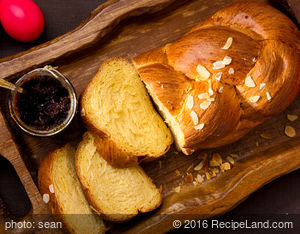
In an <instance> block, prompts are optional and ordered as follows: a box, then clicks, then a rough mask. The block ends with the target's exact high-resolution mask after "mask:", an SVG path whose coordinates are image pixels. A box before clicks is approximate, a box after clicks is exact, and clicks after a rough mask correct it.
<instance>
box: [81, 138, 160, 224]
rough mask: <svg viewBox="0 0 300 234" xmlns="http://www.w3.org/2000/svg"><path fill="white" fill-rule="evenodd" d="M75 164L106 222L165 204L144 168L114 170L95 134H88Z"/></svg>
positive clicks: (92, 201) (92, 202)
mask: <svg viewBox="0 0 300 234" xmlns="http://www.w3.org/2000/svg"><path fill="white" fill-rule="evenodd" d="M75 164H76V170H77V175H78V177H79V179H80V182H81V184H82V186H83V188H84V191H85V194H86V197H87V199H88V201H89V203H90V204H91V206H92V207H93V209H94V210H95V211H96V212H98V213H99V214H101V215H102V217H103V218H104V219H107V220H110V221H114V222H122V221H126V220H129V219H131V218H133V217H134V216H136V215H137V214H138V213H139V212H148V211H151V210H153V209H155V208H157V207H158V206H159V205H160V204H161V201H162V197H161V192H160V190H159V189H157V188H156V186H155V185H154V184H153V183H152V181H151V179H150V178H149V177H148V176H147V175H146V174H145V172H144V171H143V169H142V168H141V167H140V166H135V167H130V168H123V169H120V168H114V167H112V166H111V165H110V164H109V163H107V161H106V160H104V159H103V158H102V157H101V156H100V154H99V153H98V151H97V149H96V145H95V144H94V136H93V135H92V134H91V133H86V134H84V136H83V140H82V141H81V143H80V144H79V146H78V148H77V151H76V159H75Z"/></svg>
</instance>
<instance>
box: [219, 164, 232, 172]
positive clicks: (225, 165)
mask: <svg viewBox="0 0 300 234" xmlns="http://www.w3.org/2000/svg"><path fill="white" fill-rule="evenodd" d="M220 169H221V171H227V170H230V169H231V166H230V163H228V162H225V163H223V164H222V165H221V166H220Z"/></svg>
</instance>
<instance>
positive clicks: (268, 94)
mask: <svg viewBox="0 0 300 234" xmlns="http://www.w3.org/2000/svg"><path fill="white" fill-rule="evenodd" d="M266 95H267V99H268V100H269V101H270V100H271V99H272V97H271V94H270V93H269V92H266Z"/></svg>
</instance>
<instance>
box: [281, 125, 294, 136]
mask: <svg viewBox="0 0 300 234" xmlns="http://www.w3.org/2000/svg"><path fill="white" fill-rule="evenodd" d="M284 132H285V135H287V136H288V137H294V136H296V130H295V129H294V128H293V127H292V126H289V125H287V126H285V129H284Z"/></svg>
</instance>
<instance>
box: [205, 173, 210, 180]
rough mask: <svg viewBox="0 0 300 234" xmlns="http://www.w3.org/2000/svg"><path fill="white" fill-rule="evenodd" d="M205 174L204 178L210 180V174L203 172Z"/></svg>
mask: <svg viewBox="0 0 300 234" xmlns="http://www.w3.org/2000/svg"><path fill="white" fill-rule="evenodd" d="M205 175H206V179H207V180H210V179H211V175H210V174H209V172H205Z"/></svg>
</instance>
